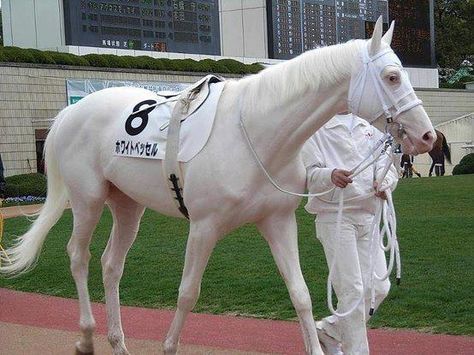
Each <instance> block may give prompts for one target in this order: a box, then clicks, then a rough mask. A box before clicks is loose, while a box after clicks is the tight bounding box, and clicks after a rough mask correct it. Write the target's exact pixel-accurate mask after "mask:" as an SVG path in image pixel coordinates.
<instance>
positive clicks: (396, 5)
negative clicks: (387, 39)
mask: <svg viewBox="0 0 474 355" xmlns="http://www.w3.org/2000/svg"><path fill="white" fill-rule="evenodd" d="M432 11H433V1H432V0H390V1H389V14H390V21H391V20H395V32H394V33H393V39H392V48H393V50H394V51H395V52H396V53H397V55H398V56H399V57H400V60H401V61H402V63H403V65H406V66H430V67H433V66H435V65H436V60H435V54H434V27H433V26H434V24H433V12H432Z"/></svg>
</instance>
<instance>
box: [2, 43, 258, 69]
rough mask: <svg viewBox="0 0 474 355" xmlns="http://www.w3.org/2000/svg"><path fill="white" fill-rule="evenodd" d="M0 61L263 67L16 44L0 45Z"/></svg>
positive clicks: (106, 65)
mask: <svg viewBox="0 0 474 355" xmlns="http://www.w3.org/2000/svg"><path fill="white" fill-rule="evenodd" d="M0 62H4V63H5V62H13V63H35V64H59V65H74V66H91V67H100V68H126V69H148V70H172V71H190V72H201V73H221V74H227V73H230V74H254V73H258V72H259V71H260V70H262V69H263V66H262V65H261V64H258V63H254V64H243V63H241V62H239V61H237V60H233V59H221V60H218V61H215V60H212V59H203V60H200V61H196V60H193V59H167V58H152V57H149V56H139V57H132V56H117V55H112V54H87V55H84V56H78V55H74V54H70V53H60V52H52V51H40V50H37V49H30V48H29V49H24V48H18V47H0Z"/></svg>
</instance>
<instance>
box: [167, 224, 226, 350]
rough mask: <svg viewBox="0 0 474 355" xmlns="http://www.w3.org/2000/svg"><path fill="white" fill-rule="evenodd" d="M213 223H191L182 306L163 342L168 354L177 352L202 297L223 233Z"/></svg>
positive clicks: (184, 272)
mask: <svg viewBox="0 0 474 355" xmlns="http://www.w3.org/2000/svg"><path fill="white" fill-rule="evenodd" d="M212 226H213V224H212V223H205V224H202V223H199V224H197V223H191V226H190V230H189V237H188V243H187V245H186V257H185V261H184V270H183V276H182V278H181V284H180V286H179V295H178V307H177V309H176V313H175V315H174V318H173V322H172V323H171V327H170V329H169V331H168V334H167V336H166V340H165V342H164V344H163V346H164V352H165V354H175V353H176V351H177V348H178V341H179V335H180V333H181V330H182V328H183V326H184V322H185V320H186V317H187V315H188V314H189V312H191V310H192V309H193V308H194V306H195V304H196V301H197V299H198V297H199V293H200V291H201V280H202V275H203V273H204V270H205V268H206V265H207V262H208V260H209V256H210V255H211V252H212V250H213V249H214V246H215V245H216V243H217V240H218V239H219V236H220V235H219V234H218V233H217V231H216V230H215V228H213V227H212Z"/></svg>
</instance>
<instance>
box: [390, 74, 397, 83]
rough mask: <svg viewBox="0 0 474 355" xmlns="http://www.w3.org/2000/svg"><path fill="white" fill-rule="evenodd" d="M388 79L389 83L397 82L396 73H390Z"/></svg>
mask: <svg viewBox="0 0 474 355" xmlns="http://www.w3.org/2000/svg"><path fill="white" fill-rule="evenodd" d="M388 80H390V82H391V83H398V81H399V79H398V76H397V75H390V77H389V78H388Z"/></svg>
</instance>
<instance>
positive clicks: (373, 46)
mask: <svg viewBox="0 0 474 355" xmlns="http://www.w3.org/2000/svg"><path fill="white" fill-rule="evenodd" d="M382 31H383V28H382V16H380V17H379V18H378V20H377V22H376V23H375V27H374V33H373V34H372V38H371V39H370V48H369V55H370V56H373V55H375V54H377V52H378V51H379V49H380V45H381V44H382Z"/></svg>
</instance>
